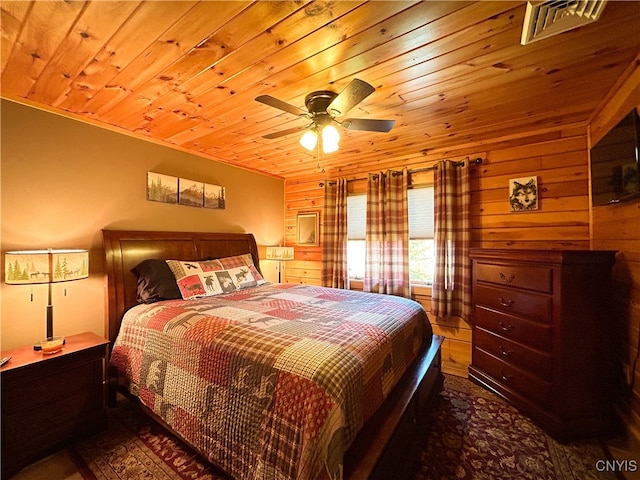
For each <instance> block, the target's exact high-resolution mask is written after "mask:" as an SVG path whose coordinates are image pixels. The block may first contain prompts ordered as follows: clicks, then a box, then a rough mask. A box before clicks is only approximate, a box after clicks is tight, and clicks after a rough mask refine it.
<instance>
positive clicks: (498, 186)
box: [285, 125, 589, 376]
mask: <svg viewBox="0 0 640 480" xmlns="http://www.w3.org/2000/svg"><path fill="white" fill-rule="evenodd" d="M420 147H422V148H424V147H425V145H422V146H420ZM417 148H419V147H417ZM338 155H339V152H338ZM467 157H468V158H471V159H473V158H478V157H479V158H482V159H483V162H482V164H481V165H479V166H470V167H465V168H471V169H472V177H471V178H472V180H471V182H472V183H471V187H472V195H471V198H472V203H473V206H472V226H473V236H472V240H473V246H476V247H514V248H557V249H561V248H576V249H587V248H589V169H588V149H587V129H586V126H576V125H572V126H567V127H563V128H558V129H553V130H541V131H538V132H532V133H530V134H528V135H525V136H518V137H512V138H501V139H497V140H495V141H494V142H491V143H485V144H482V145H478V144H476V145H467V146H462V147H460V148H458V149H455V150H442V151H437V150H433V151H430V152H429V153H428V154H427V155H423V154H417V155H416V156H415V157H414V158H406V159H388V158H385V159H381V162H380V165H381V169H388V168H392V169H393V168H396V169H397V168H402V167H404V166H407V167H408V168H409V169H419V168H423V167H428V166H432V165H433V164H434V163H435V162H437V161H438V160H440V159H445V158H448V159H452V160H464V159H466V158H467ZM343 173H344V172H343ZM367 173H370V172H367V171H358V170H357V166H354V167H353V170H352V171H350V172H348V174H347V175H345V176H346V178H350V179H358V178H362V177H366V175H367ZM325 176H326V174H324V175H323V174H322V172H319V173H318V174H317V175H314V176H308V177H305V178H299V179H297V180H295V181H287V182H285V229H286V243H287V245H294V246H295V239H296V215H297V214H298V213H301V212H308V211H320V212H321V213H322V208H323V205H324V191H323V189H322V187H321V186H320V183H321V182H322V181H323V179H324V177H325ZM528 176H537V177H538V188H539V209H538V210H536V211H532V212H521V213H511V212H510V211H509V200H508V197H509V193H508V182H509V179H511V178H519V177H528ZM415 177H416V178H412V181H414V182H417V183H425V182H426V183H428V182H429V181H431V182H432V174H429V173H426V174H416V176H415ZM330 178H335V177H330ZM363 184H364V181H352V182H351V183H350V190H352V191H354V192H355V191H361V190H362V188H363ZM323 222H324V218H323V216H322V214H321V215H320V229H321V230H322V228H323ZM321 259H322V250H321V247H311V248H309V247H306V248H303V247H296V250H295V260H294V261H292V262H287V264H286V267H285V268H286V272H285V278H286V281H288V282H293V283H305V284H312V285H319V284H320V271H321ZM352 288H355V289H357V288H361V285H360V284H359V283H357V282H356V283H354V284H353V285H352ZM413 295H414V298H415V299H416V300H417V301H419V302H420V303H421V304H423V305H424V306H425V308H426V309H427V311H429V310H430V306H431V303H430V300H431V290H430V288H429V287H424V286H423V287H417V288H414V289H413ZM430 321H431V323H432V326H433V329H434V331H435V332H436V333H439V334H442V335H444V336H445V337H446V340H445V344H444V346H443V369H444V371H445V372H448V373H454V374H457V375H461V376H466V375H467V367H468V365H469V363H470V361H471V328H470V325H469V324H468V323H467V322H465V321H464V320H462V319H459V318H456V319H449V320H445V319H438V318H435V317H434V316H433V315H430Z"/></svg>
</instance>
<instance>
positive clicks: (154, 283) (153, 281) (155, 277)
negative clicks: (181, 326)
mask: <svg viewBox="0 0 640 480" xmlns="http://www.w3.org/2000/svg"><path fill="white" fill-rule="evenodd" d="M131 271H132V272H133V273H134V274H136V275H137V276H138V293H137V296H136V299H137V300H138V302H139V303H154V302H159V301H161V300H177V299H180V298H182V295H181V293H180V289H179V288H178V284H177V283H176V277H174V275H173V272H172V271H171V269H170V268H169V265H167V262H165V261H164V260H158V259H148V260H143V261H142V262H140V263H139V264H138V265H136V266H135V267H134V268H132V269H131Z"/></svg>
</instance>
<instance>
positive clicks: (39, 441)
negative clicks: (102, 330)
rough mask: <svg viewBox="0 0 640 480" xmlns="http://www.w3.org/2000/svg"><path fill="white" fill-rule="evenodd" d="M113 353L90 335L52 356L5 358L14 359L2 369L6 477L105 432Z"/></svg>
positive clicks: (26, 351)
mask: <svg viewBox="0 0 640 480" xmlns="http://www.w3.org/2000/svg"><path fill="white" fill-rule="evenodd" d="M108 350H109V341H108V340H105V339H104V338H102V337H100V336H98V335H95V334H94V333H89V332H87V333H81V334H79V335H71V336H68V337H66V344H65V347H64V349H63V350H62V351H61V352H58V353H54V354H52V355H44V354H42V353H41V352H35V351H34V350H33V346H32V345H29V346H26V347H21V348H15V349H12V350H7V351H4V352H2V353H1V354H0V355H1V356H2V357H6V356H11V360H10V361H9V362H8V363H7V364H5V365H4V366H3V367H2V368H1V369H0V385H1V395H2V414H1V415H2V445H1V447H0V448H1V452H2V478H8V477H10V476H12V475H14V474H15V473H17V472H18V471H19V470H20V469H22V468H24V467H25V466H27V465H28V464H30V463H32V462H33V461H35V460H37V459H39V458H41V457H43V456H44V455H46V454H48V453H51V452H52V451H53V450H54V449H55V448H56V447H59V446H60V445H61V444H62V443H63V442H65V441H68V440H72V439H76V438H78V437H80V436H82V435H87V434H89V433H93V432H96V431H98V430H100V429H101V428H104V427H105V425H106V404H105V372H106V360H107V355H108Z"/></svg>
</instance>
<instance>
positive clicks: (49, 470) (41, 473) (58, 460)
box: [12, 450, 82, 480]
mask: <svg viewBox="0 0 640 480" xmlns="http://www.w3.org/2000/svg"><path fill="white" fill-rule="evenodd" d="M43 478H46V479H47V480H82V475H81V474H80V472H78V470H77V468H76V466H75V465H74V463H73V462H72V461H71V459H70V458H69V456H68V455H67V452H66V451H65V450H61V451H59V452H56V453H54V454H53V455H50V456H48V457H46V458H44V459H42V460H40V461H38V462H35V463H33V464H31V465H29V466H28V467H26V468H25V469H23V470H21V471H20V472H18V474H16V475H15V476H14V477H12V480H42V479H43Z"/></svg>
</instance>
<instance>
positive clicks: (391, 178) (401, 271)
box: [363, 168, 411, 298]
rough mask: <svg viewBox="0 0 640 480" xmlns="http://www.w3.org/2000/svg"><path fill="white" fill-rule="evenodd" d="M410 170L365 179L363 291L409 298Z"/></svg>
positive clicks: (371, 175) (372, 175)
mask: <svg viewBox="0 0 640 480" xmlns="http://www.w3.org/2000/svg"><path fill="white" fill-rule="evenodd" d="M408 185H409V173H408V171H407V169H406V168H405V169H404V170H402V172H391V171H389V172H387V173H386V174H384V173H380V174H370V175H369V178H368V181H367V220H366V222H367V223H366V234H365V236H366V253H365V276H364V285H363V289H364V291H365V292H375V293H388V294H392V295H398V296H401V297H407V298H409V297H410V296H411V288H410V282H409V213H408V201H407V189H408Z"/></svg>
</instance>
